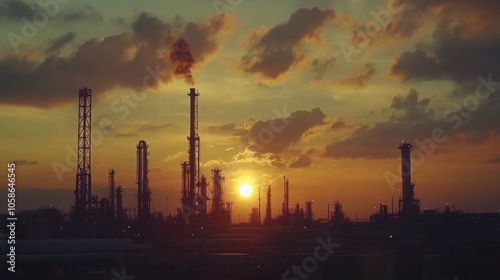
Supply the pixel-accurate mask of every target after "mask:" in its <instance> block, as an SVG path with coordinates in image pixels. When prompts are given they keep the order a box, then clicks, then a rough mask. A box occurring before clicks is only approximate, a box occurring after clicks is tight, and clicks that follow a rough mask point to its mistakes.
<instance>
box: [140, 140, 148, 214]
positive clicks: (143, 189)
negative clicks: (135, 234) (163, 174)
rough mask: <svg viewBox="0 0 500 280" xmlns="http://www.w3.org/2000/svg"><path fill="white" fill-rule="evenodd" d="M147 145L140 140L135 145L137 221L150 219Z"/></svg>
mask: <svg viewBox="0 0 500 280" xmlns="http://www.w3.org/2000/svg"><path fill="white" fill-rule="evenodd" d="M148 155H149V152H148V145H147V144H146V141H144V140H141V141H139V144H138V145H137V220H139V221H146V220H149V217H150V213H151V212H150V206H151V190H150V189H149V177H148V172H149V170H148Z"/></svg>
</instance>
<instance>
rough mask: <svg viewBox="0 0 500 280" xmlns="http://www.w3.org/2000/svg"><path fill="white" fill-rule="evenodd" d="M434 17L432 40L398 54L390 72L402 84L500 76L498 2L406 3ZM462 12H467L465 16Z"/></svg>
mask: <svg viewBox="0 0 500 280" xmlns="http://www.w3.org/2000/svg"><path fill="white" fill-rule="evenodd" d="M405 2H408V3H409V5H412V6H413V7H414V8H415V9H418V10H419V11H422V12H423V13H425V17H432V18H436V21H437V24H436V25H435V27H434V31H433V41H432V42H431V43H429V44H420V45H419V46H417V47H415V49H413V50H409V51H406V52H403V53H401V54H399V55H397V56H396V57H395V58H394V60H393V62H392V65H391V67H390V70H389V73H390V74H391V75H392V76H394V77H396V78H397V79H399V80H401V81H403V82H404V81H409V80H417V81H422V80H423V81H427V80H438V79H446V80H451V81H454V82H455V83H456V84H460V85H462V84H465V83H467V82H469V81H471V80H474V79H476V78H477V76H479V75H481V74H482V75H487V74H490V73H492V74H494V75H496V74H500V65H499V64H498V63H497V61H498V60H499V59H500V22H499V21H498V20H495V18H496V16H495V15H498V13H499V12H500V2H498V1H491V0H482V1H474V2H472V1H465V0H457V1H428V0H426V1H408V0H406V1H405ZM463 11H467V13H464V12H463Z"/></svg>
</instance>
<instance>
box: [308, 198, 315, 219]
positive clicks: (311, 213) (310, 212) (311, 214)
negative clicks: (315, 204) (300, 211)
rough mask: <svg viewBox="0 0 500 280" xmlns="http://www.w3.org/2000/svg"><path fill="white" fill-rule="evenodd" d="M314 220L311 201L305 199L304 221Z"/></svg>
mask: <svg viewBox="0 0 500 280" xmlns="http://www.w3.org/2000/svg"><path fill="white" fill-rule="evenodd" d="M313 220H314V213H313V209H312V201H311V200H308V201H306V221H307V222H308V223H312V222H313Z"/></svg>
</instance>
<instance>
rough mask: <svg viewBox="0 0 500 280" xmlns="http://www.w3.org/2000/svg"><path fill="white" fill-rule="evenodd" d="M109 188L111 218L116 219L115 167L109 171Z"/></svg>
mask: <svg viewBox="0 0 500 280" xmlns="http://www.w3.org/2000/svg"><path fill="white" fill-rule="evenodd" d="M108 176H109V177H108V188H109V194H108V195H109V197H108V199H109V204H110V208H111V213H110V215H111V219H112V220H114V219H115V216H116V208H115V170H114V169H113V168H111V169H109V171H108Z"/></svg>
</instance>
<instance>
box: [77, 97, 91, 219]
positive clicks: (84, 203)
mask: <svg viewBox="0 0 500 280" xmlns="http://www.w3.org/2000/svg"><path fill="white" fill-rule="evenodd" d="M91 112H92V90H91V89H90V88H86V87H84V88H82V89H80V90H79V98H78V159H77V173H76V186H75V191H74V194H75V205H74V210H75V212H76V213H78V214H77V215H79V216H80V217H82V216H83V215H84V213H85V212H86V211H85V210H90V209H91V207H92V203H91V201H92V180H91V124H92V120H91Z"/></svg>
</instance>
